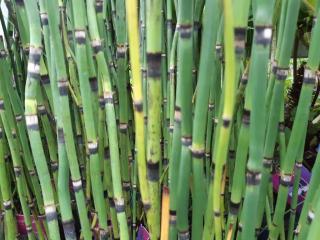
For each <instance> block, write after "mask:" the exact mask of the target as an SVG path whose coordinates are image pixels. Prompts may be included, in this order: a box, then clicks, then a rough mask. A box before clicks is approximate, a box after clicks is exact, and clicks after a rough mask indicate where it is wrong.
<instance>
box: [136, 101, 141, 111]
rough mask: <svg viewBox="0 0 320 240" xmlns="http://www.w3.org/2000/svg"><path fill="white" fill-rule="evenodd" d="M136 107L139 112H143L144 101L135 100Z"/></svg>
mask: <svg viewBox="0 0 320 240" xmlns="http://www.w3.org/2000/svg"><path fill="white" fill-rule="evenodd" d="M134 109H135V110H136V111H137V112H142V111H143V102H142V101H139V102H134Z"/></svg>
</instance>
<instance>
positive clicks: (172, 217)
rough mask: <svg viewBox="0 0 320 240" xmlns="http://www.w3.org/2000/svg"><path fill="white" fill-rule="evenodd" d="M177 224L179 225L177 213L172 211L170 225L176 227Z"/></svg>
mask: <svg viewBox="0 0 320 240" xmlns="http://www.w3.org/2000/svg"><path fill="white" fill-rule="evenodd" d="M172 212H173V213H172ZM176 223H177V215H176V211H172V210H170V215H169V224H170V225H176Z"/></svg>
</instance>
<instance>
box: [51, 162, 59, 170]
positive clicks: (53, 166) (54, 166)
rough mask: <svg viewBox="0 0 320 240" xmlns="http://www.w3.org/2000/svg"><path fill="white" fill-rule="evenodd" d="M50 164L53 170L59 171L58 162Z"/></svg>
mask: <svg viewBox="0 0 320 240" xmlns="http://www.w3.org/2000/svg"><path fill="white" fill-rule="evenodd" d="M50 165H51V170H52V171H53V172H55V171H58V168H59V165H58V162H51V163H50Z"/></svg>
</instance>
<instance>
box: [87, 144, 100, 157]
mask: <svg viewBox="0 0 320 240" xmlns="http://www.w3.org/2000/svg"><path fill="white" fill-rule="evenodd" d="M88 151H89V155H93V154H96V153H98V143H97V142H92V141H89V142H88Z"/></svg>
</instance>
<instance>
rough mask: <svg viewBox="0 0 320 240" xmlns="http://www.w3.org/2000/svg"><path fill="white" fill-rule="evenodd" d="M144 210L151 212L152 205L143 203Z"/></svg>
mask: <svg viewBox="0 0 320 240" xmlns="http://www.w3.org/2000/svg"><path fill="white" fill-rule="evenodd" d="M143 209H144V211H145V212H147V211H149V210H150V209H151V204H150V203H143Z"/></svg>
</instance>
